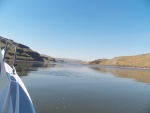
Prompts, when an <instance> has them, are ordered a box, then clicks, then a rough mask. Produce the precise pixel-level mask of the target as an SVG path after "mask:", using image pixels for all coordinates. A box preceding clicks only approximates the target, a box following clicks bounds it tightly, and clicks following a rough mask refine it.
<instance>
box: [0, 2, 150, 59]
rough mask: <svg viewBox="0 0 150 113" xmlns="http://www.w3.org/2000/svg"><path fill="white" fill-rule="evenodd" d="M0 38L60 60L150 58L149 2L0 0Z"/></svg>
mask: <svg viewBox="0 0 150 113" xmlns="http://www.w3.org/2000/svg"><path fill="white" fill-rule="evenodd" d="M0 36H3V37H6V38H10V39H12V40H14V41H16V42H19V43H22V44H25V45H28V46H29V47H30V48H31V49H33V50H36V51H38V52H40V53H43V54H47V55H50V56H53V57H58V58H72V59H81V60H87V61H88V60H95V59H99V58H113V57H116V56H126V55H136V54H142V53H150V2H149V0H0Z"/></svg>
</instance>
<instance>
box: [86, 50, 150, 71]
mask: <svg viewBox="0 0 150 113" xmlns="http://www.w3.org/2000/svg"><path fill="white" fill-rule="evenodd" d="M89 64H91V65H102V66H120V67H139V68H150V53H149V54H141V55H135V56H122V57H115V58H113V59H98V60H95V61H91V62H89Z"/></svg>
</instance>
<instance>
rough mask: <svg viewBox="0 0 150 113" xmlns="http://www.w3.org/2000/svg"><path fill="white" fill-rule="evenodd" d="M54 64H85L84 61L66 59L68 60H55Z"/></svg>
mask: <svg viewBox="0 0 150 113" xmlns="http://www.w3.org/2000/svg"><path fill="white" fill-rule="evenodd" d="M56 62H58V63H69V64H86V62H85V61H82V60H77V59H68V58H56Z"/></svg>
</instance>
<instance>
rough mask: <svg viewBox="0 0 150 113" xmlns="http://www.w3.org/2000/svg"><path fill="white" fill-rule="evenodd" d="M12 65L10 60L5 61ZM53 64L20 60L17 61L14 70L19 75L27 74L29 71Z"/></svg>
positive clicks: (52, 65)
mask: <svg viewBox="0 0 150 113" xmlns="http://www.w3.org/2000/svg"><path fill="white" fill-rule="evenodd" d="M7 63H8V64H10V65H12V62H7ZM54 66H55V64H49V63H43V62H22V61H18V62H17V66H16V71H17V73H18V75H19V76H27V75H28V73H29V72H31V71H37V70H38V69H39V68H42V67H44V68H48V67H54Z"/></svg>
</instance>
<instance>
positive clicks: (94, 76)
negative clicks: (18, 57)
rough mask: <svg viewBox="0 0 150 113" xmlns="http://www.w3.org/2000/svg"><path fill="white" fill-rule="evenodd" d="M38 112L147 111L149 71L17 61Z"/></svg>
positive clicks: (149, 106) (122, 112)
mask: <svg viewBox="0 0 150 113" xmlns="http://www.w3.org/2000/svg"><path fill="white" fill-rule="evenodd" d="M17 72H18V75H19V76H20V77H21V79H22V80H23V82H24V84H25V86H26V87H27V89H28V91H29V94H30V96H31V98H32V101H33V103H34V107H35V109H36V112H37V113H150V70H144V69H143V70H142V69H127V68H126V69H125V68H114V67H98V66H84V65H73V64H72V65H71V64H44V63H25V62H22V63H21V62H19V63H18V66H17Z"/></svg>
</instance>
